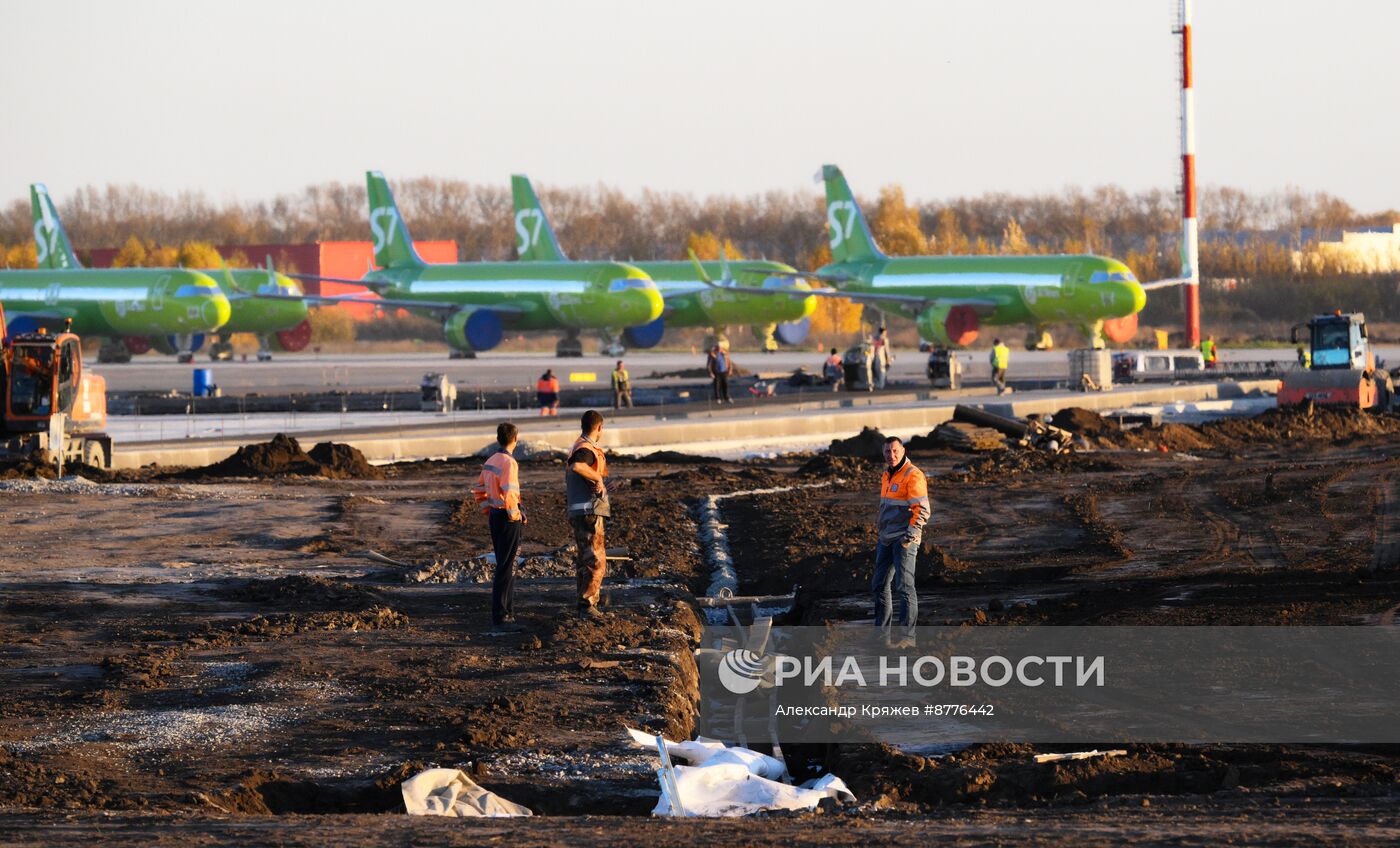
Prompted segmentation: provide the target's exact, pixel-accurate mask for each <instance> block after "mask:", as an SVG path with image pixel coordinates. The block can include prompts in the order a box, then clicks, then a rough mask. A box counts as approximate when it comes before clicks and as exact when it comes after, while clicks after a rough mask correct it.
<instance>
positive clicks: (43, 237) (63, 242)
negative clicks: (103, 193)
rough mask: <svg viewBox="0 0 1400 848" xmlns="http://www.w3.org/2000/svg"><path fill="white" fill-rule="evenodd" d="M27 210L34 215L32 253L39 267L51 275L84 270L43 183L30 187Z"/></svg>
mask: <svg viewBox="0 0 1400 848" xmlns="http://www.w3.org/2000/svg"><path fill="white" fill-rule="evenodd" d="M29 206H30V209H31V211H32V212H33V214H34V250H35V255H36V257H37V258H38V261H39V267H40V268H45V269H48V270H51V271H59V270H63V269H64V268H81V267H83V266H82V264H81V263H79V262H78V256H77V254H75V253H74V252H73V245H72V244H70V243H69V241H68V233H67V232H65V231H64V229H63V222H62V221H60V220H59V218H58V210H57V209H55V208H54V205H53V199H52V198H50V197H49V190H48V189H47V188H45V187H44V184H43V183H34V184H33V185H31V186H30V187H29Z"/></svg>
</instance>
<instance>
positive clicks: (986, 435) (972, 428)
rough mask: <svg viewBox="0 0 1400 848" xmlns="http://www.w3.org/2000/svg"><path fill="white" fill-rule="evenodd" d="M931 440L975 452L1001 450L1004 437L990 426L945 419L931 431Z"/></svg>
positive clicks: (1003, 444)
mask: <svg viewBox="0 0 1400 848" xmlns="http://www.w3.org/2000/svg"><path fill="white" fill-rule="evenodd" d="M932 436H933V440H934V441H935V442H937V443H938V444H940V445H942V446H943V447H948V448H952V449H953V450H960V451H966V452H968V453H976V452H979V451H995V450H1003V449H1004V448H1005V447H1006V439H1005V438H1004V437H1003V436H1002V435H1001V433H998V432H997V431H996V430H993V429H991V428H990V427H978V426H977V425H976V424H968V423H966V422H963V421H945V422H943V423H942V424H939V425H938V426H937V427H936V428H935V429H934V431H933V433H932Z"/></svg>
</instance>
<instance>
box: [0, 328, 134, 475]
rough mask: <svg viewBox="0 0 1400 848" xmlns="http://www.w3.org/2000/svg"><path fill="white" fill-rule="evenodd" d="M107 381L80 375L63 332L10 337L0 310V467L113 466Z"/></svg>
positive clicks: (77, 352) (79, 358)
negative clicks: (28, 462) (31, 463)
mask: <svg viewBox="0 0 1400 848" xmlns="http://www.w3.org/2000/svg"><path fill="white" fill-rule="evenodd" d="M106 427H107V381H106V380H104V379H102V377H100V376H98V375H97V374H89V373H88V372H86V371H84V370H83V351H82V345H81V343H80V340H79V339H78V337H77V336H76V335H74V334H73V333H70V332H68V331H67V329H66V327H65V329H64V331H62V332H58V333H50V332H48V330H47V329H40V330H39V331H38V332H33V333H22V334H19V335H15V336H11V335H9V333H8V331H7V329H6V324H5V311H4V307H0V462H4V461H15V460H24V459H29V458H32V457H36V456H38V455H39V454H40V452H41V451H43V452H45V453H46V454H47V455H48V456H49V457H50V458H51V459H61V460H62V461H63V462H76V461H81V462H85V463H87V464H88V465H93V466H97V467H99V468H110V467H111V465H112V438H111V437H110V436H108V435H107V434H106V433H104V432H102V431H103V430H104V429H106Z"/></svg>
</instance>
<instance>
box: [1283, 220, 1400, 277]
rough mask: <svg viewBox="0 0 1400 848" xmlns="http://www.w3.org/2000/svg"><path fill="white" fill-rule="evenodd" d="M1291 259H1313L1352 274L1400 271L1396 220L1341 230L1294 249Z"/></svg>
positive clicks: (1302, 261)
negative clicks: (1333, 237)
mask: <svg viewBox="0 0 1400 848" xmlns="http://www.w3.org/2000/svg"><path fill="white" fill-rule="evenodd" d="M1293 262H1294V264H1295V265H1297V266H1299V267H1302V266H1304V265H1306V264H1308V263H1309V262H1314V263H1316V264H1318V265H1320V266H1326V267H1332V268H1339V269H1341V270H1343V271H1347V272H1349V273H1353V274H1376V273H1385V272H1387V271H1400V224H1394V225H1392V226H1391V227H1389V228H1385V227H1365V228H1362V229H1358V230H1347V231H1344V232H1343V233H1342V234H1341V238H1340V239H1339V240H1336V241H1319V242H1317V243H1316V244H1314V245H1312V246H1311V248H1310V249H1307V250H1305V251H1304V250H1300V251H1295V252H1294V254H1293Z"/></svg>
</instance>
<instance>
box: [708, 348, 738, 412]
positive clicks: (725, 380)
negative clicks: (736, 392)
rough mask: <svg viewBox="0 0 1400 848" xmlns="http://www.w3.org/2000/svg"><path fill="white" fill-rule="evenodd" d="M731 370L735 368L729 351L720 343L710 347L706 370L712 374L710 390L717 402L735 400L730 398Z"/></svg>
mask: <svg viewBox="0 0 1400 848" xmlns="http://www.w3.org/2000/svg"><path fill="white" fill-rule="evenodd" d="M731 370H733V363H732V362H730V361H729V353H728V352H727V351H726V350H725V349H724V348H722V347H720V346H719V345H718V344H716V345H715V346H714V347H712V348H710V355H709V356H708V357H706V359H705V371H706V372H707V373H709V375H710V380H711V387H710V391H711V394H712V397H713V399H714V400H715V402H717V403H733V402H734V401H732V400H730V399H729V372H730V371H731Z"/></svg>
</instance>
